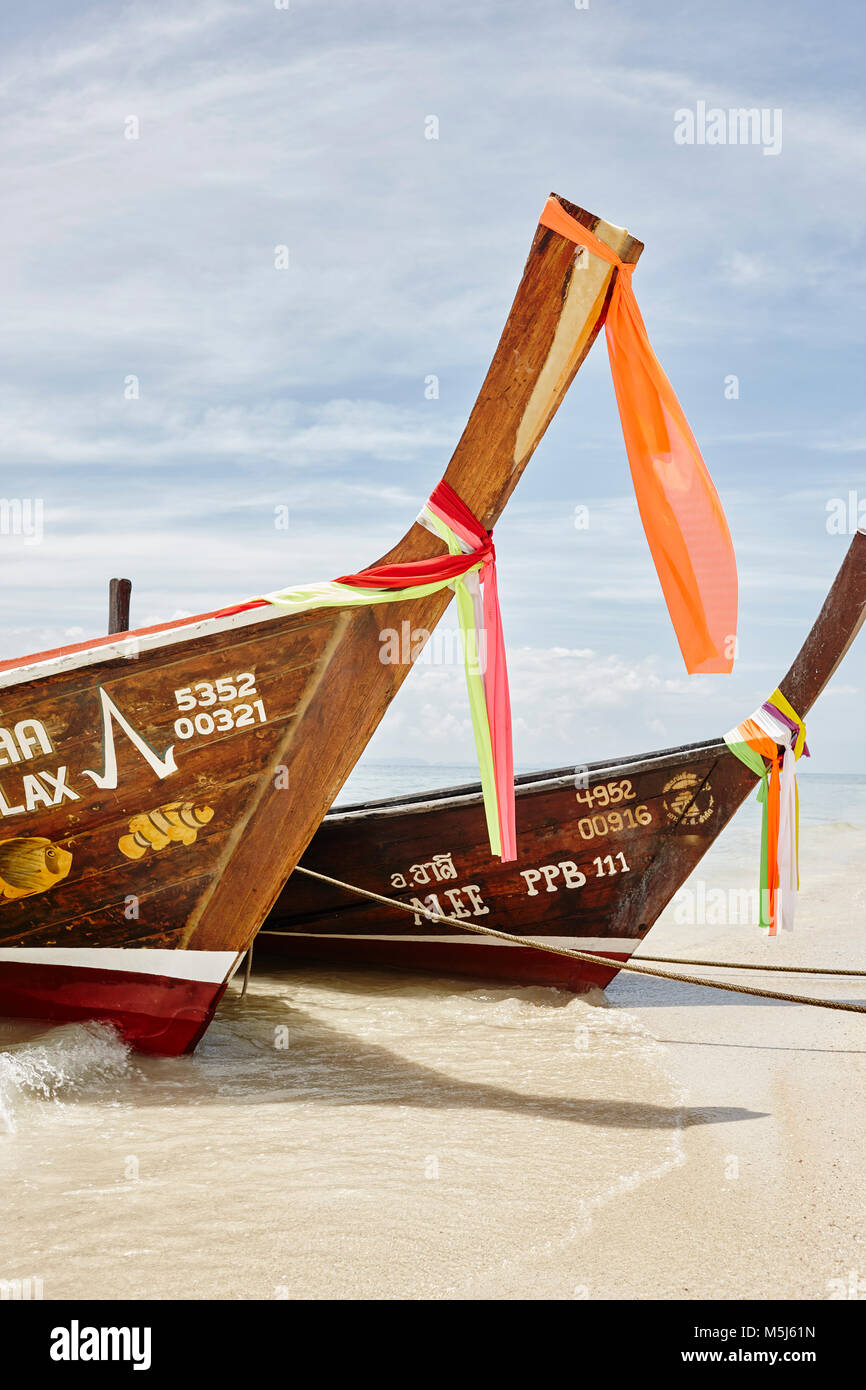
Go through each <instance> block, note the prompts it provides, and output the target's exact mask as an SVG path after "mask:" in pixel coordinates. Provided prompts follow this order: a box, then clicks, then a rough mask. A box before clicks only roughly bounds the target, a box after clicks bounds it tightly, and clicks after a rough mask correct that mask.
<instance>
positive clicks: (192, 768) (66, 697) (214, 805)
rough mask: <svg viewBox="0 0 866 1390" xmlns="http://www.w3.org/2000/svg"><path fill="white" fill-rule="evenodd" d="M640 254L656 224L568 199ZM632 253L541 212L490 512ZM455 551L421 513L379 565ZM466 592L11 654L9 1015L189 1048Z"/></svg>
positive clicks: (460, 486) (5, 977) (493, 406)
mask: <svg viewBox="0 0 866 1390" xmlns="http://www.w3.org/2000/svg"><path fill="white" fill-rule="evenodd" d="M560 202H561V205H562V207H563V208H564V209H565V210H566V212H568V213H570V214H571V215H572V216H573V217H575V218H577V219H578V221H579V222H580V223H581V225H583V226H586V227H589V228H590V229H591V230H594V232H595V234H596V235H597V236H598V237H599V238H601V240H602V241H603V242H604V243H605V244H606V245H607V246H608V247H610V248H611V249H612V250H613V251H614V252H615V253H616V254H617V255H618V256H619V258H620V259H621V260H622V261H623V262H629V263H634V262H636V261H637V259H638V256H639V254H640V251H641V250H642V247H641V244H640V243H639V242H637V241H635V240H634V239H633V238H632V237H630V236H629V234H628V233H627V232H626V231H624V230H623V229H621V228H617V227H614V226H612V225H610V224H608V223H606V222H603V221H600V220H599V219H598V218H595V217H593V216H592V215H591V214H589V213H586V212H584V211H582V210H581V209H580V208H576V207H574V206H573V205H572V204H569V203H566V202H565V201H564V200H560ZM617 273H618V272H617V270H616V269H615V268H614V267H613V266H611V265H608V264H606V263H605V262H604V261H600V260H598V259H596V258H593V259H592V260H591V261H588V260H587V257H586V256H585V255H582V254H581V251H580V248H578V247H576V246H575V244H574V242H573V241H572V240H569V239H568V238H566V237H564V236H562V235H560V234H559V233H557V232H555V231H552V230H551V229H550V228H549V227H546V226H542V225H539V227H538V228H537V231H536V234H535V238H534V240H533V243H532V247H531V250H530V252H529V257H528V260H527V263H526V267H525V270H524V274H523V278H522V280H521V282H520V286H519V288H518V290H517V295H516V298H515V300H514V304H513V306H512V309H511V312H510V314H509V317H508V320H507V322H506V325H505V329H504V331H503V334H502V338H501V340H500V343H499V346H498V348H497V351H496V354H495V356H494V358H493V362H492V365H491V367H490V370H489V372H488V373H487V376H486V378H485V381H484V384H483V386H482V388H481V392H480V395H479V397H478V400H477V402H476V404H475V406H474V408H473V410H472V413H471V415H470V417H469V421H468V423H467V425H466V428H465V430H464V432H463V435H462V437H461V439H460V441H459V443H458V445H457V448H456V451H455V453H454V456H453V458H452V459H451V462H450V464H449V466H448V470H447V472H446V474H445V479H446V481H447V482H448V483H449V484H450V486H451V487H452V488H453V489H454V490H455V491H456V493H458V494H459V496H460V498H462V499H463V502H464V503H465V504H466V505H467V506H468V507H469V508H470V509H471V511H472V512H473V513H474V515H475V517H476V518H477V519H478V521H479V522H480V523H481V524H482V526H484V527H485V528H486V529H487V530H488V531H489V530H491V529H492V527H493V524H494V522H495V521H496V520H497V518H498V517H499V515H500V514H501V512H502V509H503V507H504V506H505V503H506V502H507V500H508V498H509V497H510V495H511V493H512V491H513V489H514V487H515V486H516V484H517V481H518V479H519V477H520V475H521V473H522V471H523V469H524V467H525V466H526V464H527V462H528V461H529V459H530V457H531V455H532V453H533V451H534V449H535V447H536V445H537V444H538V442H539V440H540V439H541V437H542V435H543V434H544V431H545V429H546V427H547V425H548V423H549V421H550V420H551V418H552V416H553V414H554V413H555V411H556V409H557V407H558V405H559V402H560V401H561V399H562V397H563V396H564V394H565V392H566V390H567V388H568V386H569V385H570V383H571V380H572V378H573V377H574V375H575V373H576V371H577V370H578V368H579V366H580V365H581V363H582V361H583V359H584V357H585V356H586V354H587V352H588V351H589V349H590V347H591V345H592V343H593V341H594V339H595V337H596V335H597V333H598V331H599V328H600V327H601V325H602V323H603V322H604V318H605V314H606V311H607V306H608V303H609V299H610V295H611V292H612V287H613V284H614V281H615V278H616V275H617ZM444 552H445V547H444V545H443V544H442V542H441V541H439V540H438V539H437V538H435V537H432V536H431V535H430V534H429V533H428V532H427V531H425V530H423V529H422V528H421V527H420V526H418V525H417V524H416V525H413V526H412V527H411V528H410V530H409V531H408V532H407V534H406V535H405V536H404V538H403V539H402V540H401V541H400V542H399V544H398V545H397V546H396V547H395V548H394V550H392V551H391V552H390V554H389V555H388V556H386V557H385V560H384V561H383V562H380V563H389V564H398V563H401V562H408V561H413V560H416V559H418V558H420V557H424V556H429V555H431V554H432V555H441V554H443V553H444ZM450 596H451V595H450V591H449V590H445V591H444V592H440V593H437V594H435V595H432V596H428V597H426V598H421V599H413V600H407V601H405V602H402V603H398V602H396V601H393V600H392V601H390V602H389V601H388V598H387V595H386V594H383V601H382V602H381V603H379V602H376V603H375V605H374V606H371V607H365V608H357V607H331V608H326V609H316V610H315V611H308V612H303V613H297V612H295V613H287V612H286V611H285V609H281V608H280V607H279V606H275V605H274V604H269V603H267V602H263V601H262V600H253V601H251V602H249V603H244V604H240V605H238V606H237V607H235V608H232V609H223V610H220V611H217V612H211V613H204V614H201V615H199V616H197V617H195V618H190V619H185V620H177V621H174V622H171V623H166V624H162V625H160V626H157V627H151V628H147V629H141V630H139V631H137V632H132V633H127V634H124V635H122V636H118V635H112V636H110V637H108V638H104V637H103V638H98V639H96V640H94V641H91V642H85V643H80V644H77V645H75V646H68V647H63V648H60V649H58V650H56V651H51V652H42V653H39V654H37V655H35V656H30V657H25V658H23V659H20V660H15V661H7V662H4V663H0V726H2V727H0V1016H26V1017H46V1018H50V1019H58V1020H60V1019H62V1020H71V1019H84V1018H88V1019H90V1018H96V1019H102V1020H106V1021H109V1022H111V1023H113V1024H115V1025H117V1026H118V1027H119V1028H120V1029H121V1030H122V1032H123V1033H124V1035H125V1036H126V1037H127V1038H128V1039H130V1040H131V1041H133V1042H134V1043H136V1044H137V1045H138V1046H139V1047H141V1048H143V1049H146V1050H150V1051H154V1052H160V1053H165V1054H176V1053H179V1052H181V1051H185V1050H189V1049H191V1048H192V1047H194V1046H195V1043H196V1041H197V1040H198V1038H199V1037H200V1036H201V1034H202V1032H203V1031H204V1029H205V1027H206V1026H207V1024H208V1022H209V1020H210V1018H211V1016H212V1014H213V1012H214V1009H215V1007H216V1005H217V1002H218V1000H219V998H220V996H221V994H222V992H223V990H224V989H225V986H226V983H227V981H228V979H229V978H230V977H231V974H232V972H233V971H234V969H235V968H236V966H237V964H238V963H239V961H240V959H241V958H242V956H243V953H244V952H245V951H246V949H247V947H248V946H249V944H250V942H251V941H252V939H253V937H254V936H255V934H256V932H257V930H258V928H259V927H260V925H261V923H262V922H263V921H264V919H265V917H266V915H267V913H268V911H269V910H270V908H271V907H272V905H273V903H274V901H275V899H276V897H277V894H278V892H279V890H280V888H281V886H282V885H283V884H284V883H285V881H286V879H287V878H288V876H289V875H290V873H291V871H292V869H293V868H294V866H295V864H296V863H297V861H298V858H299V857H300V855H301V854H302V853H303V851H304V849H305V848H306V846H307V844H308V842H309V840H310V838H311V836H312V835H313V833H314V831H315V830H316V828H317V826H318V825H319V822H320V821H321V819H322V816H323V815H324V814H325V812H326V811H327V809H328V807H329V806H330V805H331V804H332V802H333V800H334V798H335V796H336V795H337V793H338V791H339V789H340V787H341V786H342V784H343V782H344V781H345V779H346V777H347V776H348V774H349V772H350V771H351V769H352V767H353V766H354V764H355V762H356V761H357V759H358V757H359V756H360V754H361V753H362V751H363V749H364V747H365V745H366V744H367V741H368V740H369V738H370V736H371V734H372V733H373V730H374V729H375V728H376V726H377V724H378V723H379V720H380V719H381V718H382V715H383V714H384V712H385V710H386V708H387V706H388V704H389V702H390V700H391V698H392V697H393V695H394V694H395V692H396V691H397V689H398V687H399V686H400V684H401V683H402V681H403V679H404V678H405V676H406V674H407V671H408V665H407V664H397V663H391V664H383V663H382V661H380V660H379V655H380V643H379V634H380V632H381V631H382V630H383V629H399V627H400V623H401V622H402V621H404V620H408V621H409V622H410V623H411V625H412V627H413V628H425V629H427V630H428V631H429V630H430V629H432V628H433V627H434V626H435V624H436V622H437V621H438V619H439V618H440V617H441V615H442V613H443V612H444V610H445V607H446V606H447V603H448V601H449V598H450Z"/></svg>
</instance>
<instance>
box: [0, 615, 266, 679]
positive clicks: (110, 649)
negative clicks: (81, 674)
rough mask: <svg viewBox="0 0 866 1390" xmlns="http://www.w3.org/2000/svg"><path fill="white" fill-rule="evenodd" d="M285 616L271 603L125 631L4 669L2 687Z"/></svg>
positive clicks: (133, 655) (1, 672)
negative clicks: (139, 631)
mask: <svg viewBox="0 0 866 1390" xmlns="http://www.w3.org/2000/svg"><path fill="white" fill-rule="evenodd" d="M285 616H286V609H285V608H280V607H279V606H277V605H274V604H268V606H267V607H262V608H250V609H247V610H246V611H245V612H242V613H232V614H231V615H230V616H229V617H227V618H205V619H202V621H201V622H193V623H186V624H185V625H184V626H183V627H172V628H168V629H167V630H166V631H165V632H151V633H142V634H141V635H140V636H138V635H136V634H135V633H125V634H124V635H123V636H122V637H119V638H118V639H117V641H116V642H106V643H104V644H103V645H101V646H99V647H86V648H85V649H84V651H80V652H66V653H65V654H64V653H61V654H60V655H58V656H49V657H47V658H45V660H43V661H30V662H28V663H27V665H26V666H13V667H12V669H11V670H9V671H0V689H6V688H8V687H9V686H13V685H21V684H22V683H23V682H24V681H32V680H39V679H41V678H42V677H44V676H54V675H57V673H58V672H59V671H77V670H79V669H80V668H81V667H82V666H93V665H95V664H96V663H97V662H100V661H113V660H116V658H117V657H125V658H126V659H127V660H132V659H134V658H135V657H137V656H140V655H141V653H142V652H147V651H151V650H152V649H153V648H155V647H170V646H171V645H172V644H173V643H175V642H188V641H190V640H191V639H193V638H195V637H210V636H212V635H213V634H214V633H216V632H226V631H229V630H230V629H232V628H239V627H249V626H250V625H251V624H252V623H265V622H270V621H272V620H273V619H275V618H284V617H285Z"/></svg>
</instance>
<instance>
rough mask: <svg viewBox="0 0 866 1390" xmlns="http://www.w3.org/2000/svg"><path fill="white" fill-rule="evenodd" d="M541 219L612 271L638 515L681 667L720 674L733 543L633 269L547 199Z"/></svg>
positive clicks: (618, 384) (733, 588) (617, 378)
mask: <svg viewBox="0 0 866 1390" xmlns="http://www.w3.org/2000/svg"><path fill="white" fill-rule="evenodd" d="M540 220H541V223H542V224H543V225H544V226H545V227H549V228H550V229H551V231H554V232H558V233H559V235H560V236H563V237H566V238H567V239H568V240H569V241H573V242H576V243H577V244H578V245H580V246H585V247H586V248H587V250H588V251H591V252H592V254H593V255H595V256H599V257H600V258H601V259H602V260H604V261H607V263H608V265H612V266H615V267H616V270H617V275H616V278H615V280H614V284H613V290H612V291H611V298H610V305H609V307H608V311H607V318H606V320H605V325H604V326H605V335H606V338H607V349H608V355H609V357H610V369H611V375H612V377H613V384H614V389H615V391H616V399H617V405H618V406H619V414H620V420H621V421H622V431H623V436H624V438H625V447H626V453H627V455H628V461H629V466H630V468H631V475H632V479H633V482H634V489H635V495H636V497H637V504H638V509H639V511H640V515H641V521H642V522H643V527H644V531H645V532H646V537H647V540H648V542H649V547H650V551H651V553H652V557H653V561H654V563H655V567H656V571H657V572H658V577H659V580H660V582H661V586H662V592H663V593H664V596H665V601H666V603H667V607H668V612H669V613H670V616H671V621H672V622H673V625H674V631H675V632H676V636H677V641H678V642H679V645H680V651H681V652H682V654H683V660H684V661H685V664H686V668H687V670H688V671H689V672H690V673H695V672H710V671H723V672H728V671H730V670H731V668H732V666H733V661H734V655H735V647H736V632H737V564H736V560H735V558H734V548H733V545H732V542H731V536H730V532H729V530H728V524H727V521H726V520H725V514H724V511H723V510H722V504H721V502H720V501H719V497H718V494H717V492H716V489H715V488H714V486H713V482H712V479H711V478H710V475H709V473H708V471H707V467H706V464H705V463H704V461H703V458H702V457H701V452H700V450H699V448H698V446H697V443H696V442H695V438H694V435H693V434H692V432H691V430H690V428H689V424H688V421H687V420H686V417H685V415H684V414H683V410H682V407H681V406H680V403H679V401H678V400H677V398H676V395H675V394H674V389H673V387H672V386H671V384H670V382H669V381H668V379H667V377H666V376H665V373H664V372H663V370H662V368H661V365H660V364H659V361H658V359H657V357H656V355H655V353H654V352H653V350H652V347H651V345H650V340H649V337H648V335H647V330H646V327H645V325H644V321H643V319H642V317H641V312H640V309H639V308H638V304H637V300H636V299H635V294H634V289H633V288H632V272H633V271H634V266H633V265H629V264H628V262H626V261H621V260H620V259H619V257H618V256H617V255H616V254H615V252H613V251H611V249H610V247H609V246H606V245H605V243H604V242H603V241H601V240H600V239H599V238H598V237H597V236H595V235H594V234H593V233H592V232H591V231H589V230H588V229H587V228H586V227H583V226H582V225H581V224H580V223H579V222H578V221H576V219H575V218H573V217H571V216H570V215H569V213H567V212H566V211H565V209H564V208H563V207H562V206H561V205H560V203H559V202H557V200H556V199H555V198H549V199H548V200H547V205H546V207H545V209H544V212H543V213H542V214H541V219H540Z"/></svg>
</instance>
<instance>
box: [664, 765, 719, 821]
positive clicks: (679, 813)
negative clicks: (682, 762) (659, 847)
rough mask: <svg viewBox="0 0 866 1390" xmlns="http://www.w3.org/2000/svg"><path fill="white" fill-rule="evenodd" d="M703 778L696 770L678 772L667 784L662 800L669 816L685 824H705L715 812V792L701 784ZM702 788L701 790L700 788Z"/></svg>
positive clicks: (671, 819) (672, 819)
mask: <svg viewBox="0 0 866 1390" xmlns="http://www.w3.org/2000/svg"><path fill="white" fill-rule="evenodd" d="M702 782H703V778H702V777H699V776H698V774H697V773H696V772H678V773H677V775H676V777H672V778H671V780H670V781H669V782H668V783H667V785H666V786H665V788H664V790H663V792H662V801H663V804H664V808H665V811H666V812H667V818H668V820H669V821H671V822H681V823H682V824H683V825H703V823H704V821H705V820H709V818H710V816H711V815H712V814H713V809H714V803H713V794H712V792H711V791H710V789H709V787H708V786H706V785H703V786H702V785H701V784H702ZM699 788H700V790H698V789H699Z"/></svg>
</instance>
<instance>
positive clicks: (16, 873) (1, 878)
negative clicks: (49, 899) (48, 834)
mask: <svg viewBox="0 0 866 1390" xmlns="http://www.w3.org/2000/svg"><path fill="white" fill-rule="evenodd" d="M71 868H72V855H71V854H70V852H69V850H68V849H61V848H60V846H59V845H55V844H52V842H51V841H50V840H45V839H43V838H42V836H36V835H33V836H30V837H27V838H24V837H19V838H17V839H14V840H0V894H2V897H0V902H3V901H4V900H5V899H9V898H29V897H31V896H32V894H34V893H45V892H47V890H48V889H49V888H53V887H54V885H55V883H59V882H60V880H61V879H63V878H65V877H66V875H67V874H68V873H69V870H70V869H71Z"/></svg>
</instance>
